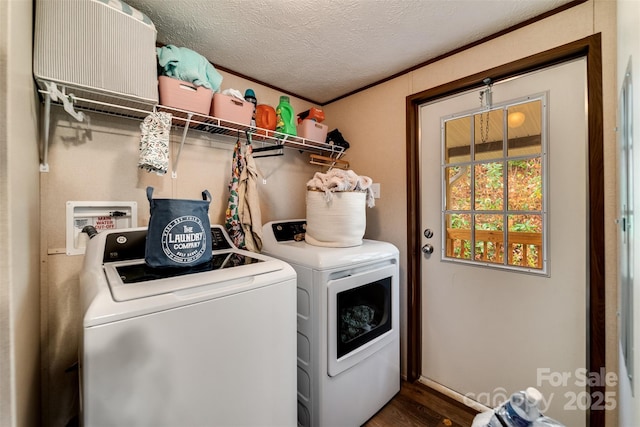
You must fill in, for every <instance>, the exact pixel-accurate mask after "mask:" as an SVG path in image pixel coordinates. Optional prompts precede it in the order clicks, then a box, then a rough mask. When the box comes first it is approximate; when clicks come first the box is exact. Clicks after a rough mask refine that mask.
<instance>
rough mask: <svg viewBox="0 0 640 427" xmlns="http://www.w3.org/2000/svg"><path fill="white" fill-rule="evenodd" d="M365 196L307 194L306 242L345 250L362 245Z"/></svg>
mask: <svg viewBox="0 0 640 427" xmlns="http://www.w3.org/2000/svg"><path fill="white" fill-rule="evenodd" d="M366 198H367V194H366V192H361V191H342V192H331V193H329V194H328V196H327V195H326V194H325V193H324V192H323V191H317V190H309V191H307V229H306V233H305V241H306V242H307V243H309V244H311V245H314V246H325V247H333V248H346V247H350V246H359V245H361V244H362V237H363V236H364V232H365V229H366V227H367V216H366V212H365V209H366V206H367V203H366Z"/></svg>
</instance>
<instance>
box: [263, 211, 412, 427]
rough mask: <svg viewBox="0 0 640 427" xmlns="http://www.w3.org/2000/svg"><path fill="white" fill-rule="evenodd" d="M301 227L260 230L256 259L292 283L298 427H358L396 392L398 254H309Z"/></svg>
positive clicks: (384, 249)
mask: <svg viewBox="0 0 640 427" xmlns="http://www.w3.org/2000/svg"><path fill="white" fill-rule="evenodd" d="M305 227H306V222H305V220H290V221H276V222H270V223H267V224H265V225H264V227H263V253H265V254H268V255H270V256H273V257H275V258H279V259H281V260H284V261H286V262H287V263H289V264H290V265H291V266H292V267H293V268H294V269H295V270H296V273H297V275H298V291H297V307H298V343H297V354H298V379H297V382H298V425H299V426H302V427H308V426H311V427H359V426H361V425H362V424H363V423H365V422H366V421H367V420H368V419H369V418H371V417H372V416H373V415H375V413H376V412H377V411H378V410H380V409H381V408H382V407H383V406H384V405H385V404H386V403H387V402H388V401H389V400H390V399H391V398H392V397H393V396H394V395H395V394H396V393H398V392H399V391H400V340H399V328H400V324H399V307H400V306H399V299H398V298H399V290H398V286H399V278H398V276H399V273H398V271H399V266H398V249H397V248H396V247H395V246H393V245H392V244H390V243H385V242H378V241H373V240H366V239H365V240H364V241H363V243H362V245H360V246H355V247H350V248H326V247H319V246H313V245H310V244H307V243H305V241H304V229H305Z"/></svg>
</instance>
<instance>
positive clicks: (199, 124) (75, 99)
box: [38, 81, 344, 177]
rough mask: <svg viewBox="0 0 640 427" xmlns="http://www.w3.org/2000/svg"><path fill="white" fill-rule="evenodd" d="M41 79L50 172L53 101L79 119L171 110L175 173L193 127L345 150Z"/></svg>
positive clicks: (317, 149)
mask: <svg viewBox="0 0 640 427" xmlns="http://www.w3.org/2000/svg"><path fill="white" fill-rule="evenodd" d="M38 83H39V85H40V87H41V89H39V90H38V91H39V92H40V94H42V96H43V98H44V103H45V112H44V130H43V134H44V141H43V148H42V154H41V159H40V160H41V162H40V170H41V171H42V172H48V170H49V166H48V149H49V124H50V108H51V104H53V105H60V106H62V107H64V109H65V110H66V111H67V112H68V113H69V114H70V115H72V116H73V117H75V118H76V119H77V120H79V121H83V120H85V119H86V116H85V115H84V114H82V113H81V112H77V111H84V112H95V113H100V114H107V115H111V116H116V117H122V118H129V119H135V120H144V118H145V117H147V116H148V115H149V114H150V113H151V112H153V111H154V110H156V111H164V112H168V113H171V115H172V124H173V125H174V126H176V127H179V128H183V135H182V141H181V143H180V150H179V151H178V155H177V156H176V159H175V160H174V165H173V167H174V171H173V174H174V177H175V173H176V169H177V166H178V165H177V160H178V159H179V155H180V151H181V150H182V147H183V145H184V142H185V139H186V135H187V133H188V132H189V131H197V132H206V133H209V134H216V135H226V136H233V137H237V136H244V137H246V138H250V139H251V141H252V142H260V143H262V146H263V147H264V146H265V145H264V144H268V145H267V146H273V147H274V148H278V147H279V148H293V149H297V150H299V151H305V152H310V153H314V154H321V155H325V156H328V157H329V158H332V159H339V158H340V157H342V155H343V154H344V147H341V146H338V145H333V144H326V143H324V142H319V141H313V140H309V139H305V138H301V137H298V136H292V135H288V134H284V133H280V132H276V131H273V130H268V129H262V128H257V127H252V126H248V125H246V124H242V123H235V122H232V121H227V120H223V119H220V118H217V117H213V116H207V115H202V114H197V113H193V112H190V111H185V110H180V109H176V108H172V107H167V106H164V105H155V104H152V103H145V102H140V101H136V100H132V99H129V98H124V97H118V96H114V95H113V94H103V93H99V92H91V91H86V90H78V88H75V87H74V88H69V89H71V90H74V92H75V93H79V94H80V96H76V95H74V94H67V88H66V87H65V86H64V85H62V84H59V83H53V82H44V81H38ZM42 88H44V89H42ZM76 110H77V111H76Z"/></svg>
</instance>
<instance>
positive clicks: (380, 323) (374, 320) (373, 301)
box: [336, 277, 391, 359]
mask: <svg viewBox="0 0 640 427" xmlns="http://www.w3.org/2000/svg"><path fill="white" fill-rule="evenodd" d="M336 299H337V304H338V309H337V310H336V315H337V318H336V324H337V325H338V332H339V333H338V335H337V341H338V342H337V348H338V359H339V358H341V357H342V356H344V355H345V354H347V353H351V352H352V351H353V350H355V349H357V348H358V347H360V346H362V345H364V344H366V343H367V342H369V341H371V340H373V339H375V338H377V337H379V336H380V335H382V334H384V333H385V332H387V331H389V330H391V277H385V278H383V279H380V280H377V281H375V282H373V283H367V284H366V285H362V286H359V287H357V288H353V289H349V290H346V291H343V292H340V293H339V294H338V295H337V296H336Z"/></svg>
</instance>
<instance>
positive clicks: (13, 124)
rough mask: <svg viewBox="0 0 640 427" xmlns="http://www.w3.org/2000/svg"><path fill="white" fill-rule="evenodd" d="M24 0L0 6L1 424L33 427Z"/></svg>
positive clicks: (34, 238) (35, 291)
mask: <svg viewBox="0 0 640 427" xmlns="http://www.w3.org/2000/svg"><path fill="white" fill-rule="evenodd" d="M31 16H32V2H31V1H30V0H15V1H14V0H12V1H6V0H2V1H0V242H2V244H1V245H0V378H1V380H0V425H2V426H7V427H9V426H37V425H39V424H40V422H39V411H38V409H39V405H40V376H39V374H40V347H39V337H40V299H39V298H40V297H39V289H40V286H39V283H40V280H39V257H38V245H39V238H40V236H39V233H40V228H39V216H38V213H39V188H38V175H39V174H38V151H37V144H36V122H37V121H36V102H35V98H34V92H33V86H32V81H33V80H32V77H31Z"/></svg>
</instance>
